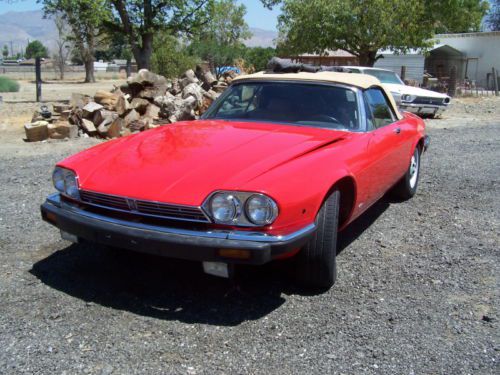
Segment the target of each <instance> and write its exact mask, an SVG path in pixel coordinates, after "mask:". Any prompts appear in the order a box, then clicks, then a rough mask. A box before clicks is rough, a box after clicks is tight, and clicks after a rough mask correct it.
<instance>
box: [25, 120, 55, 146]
mask: <svg viewBox="0 0 500 375" xmlns="http://www.w3.org/2000/svg"><path fill="white" fill-rule="evenodd" d="M48 126H49V123H48V122H47V121H36V122H33V123H31V124H26V125H24V131H25V133H26V139H27V140H28V142H39V141H44V140H46V139H47V138H49V130H48Z"/></svg>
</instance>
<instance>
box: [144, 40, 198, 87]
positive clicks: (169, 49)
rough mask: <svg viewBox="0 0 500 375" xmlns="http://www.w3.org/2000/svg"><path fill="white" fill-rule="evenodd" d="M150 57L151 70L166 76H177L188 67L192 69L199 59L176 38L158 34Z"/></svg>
mask: <svg viewBox="0 0 500 375" xmlns="http://www.w3.org/2000/svg"><path fill="white" fill-rule="evenodd" d="M153 51H154V52H153V56H152V57H151V68H152V70H153V72H155V73H157V74H161V75H162V76H165V77H167V78H175V77H179V76H180V75H182V73H184V72H185V71H186V70H188V69H194V68H195V67H196V64H198V63H199V62H200V59H199V58H198V57H196V56H192V55H191V54H189V53H188V52H187V50H186V48H185V47H183V46H182V45H180V43H179V42H178V41H177V39H176V38H174V37H171V36H169V35H160V36H159V37H157V38H156V39H155V48H154V50H153Z"/></svg>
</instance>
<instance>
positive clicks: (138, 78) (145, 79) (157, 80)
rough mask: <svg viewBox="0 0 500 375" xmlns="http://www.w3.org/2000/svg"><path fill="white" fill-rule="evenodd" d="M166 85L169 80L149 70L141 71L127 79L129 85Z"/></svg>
mask: <svg viewBox="0 0 500 375" xmlns="http://www.w3.org/2000/svg"><path fill="white" fill-rule="evenodd" d="M166 83H167V79H166V78H165V77H163V76H161V75H158V74H155V73H153V72H150V71H149V70H147V69H141V70H139V71H138V72H137V74H135V75H133V76H131V77H129V78H128V79H127V84H129V85H134V84H139V85H142V86H156V85H164V84H166Z"/></svg>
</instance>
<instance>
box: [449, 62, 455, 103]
mask: <svg viewBox="0 0 500 375" xmlns="http://www.w3.org/2000/svg"><path fill="white" fill-rule="evenodd" d="M456 92H457V67H456V66H455V65H453V66H452V67H451V70H450V81H449V82H448V95H449V96H455V94H456Z"/></svg>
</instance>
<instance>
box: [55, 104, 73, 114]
mask: <svg viewBox="0 0 500 375" xmlns="http://www.w3.org/2000/svg"><path fill="white" fill-rule="evenodd" d="M52 109H53V110H54V112H56V113H63V112H64V111H70V110H71V105H69V104H54V105H53V106H52Z"/></svg>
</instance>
